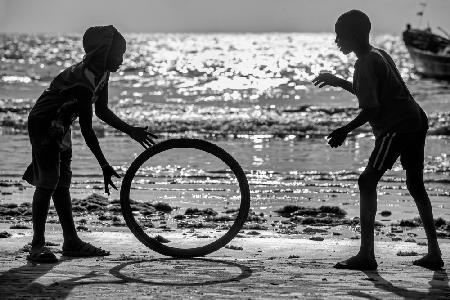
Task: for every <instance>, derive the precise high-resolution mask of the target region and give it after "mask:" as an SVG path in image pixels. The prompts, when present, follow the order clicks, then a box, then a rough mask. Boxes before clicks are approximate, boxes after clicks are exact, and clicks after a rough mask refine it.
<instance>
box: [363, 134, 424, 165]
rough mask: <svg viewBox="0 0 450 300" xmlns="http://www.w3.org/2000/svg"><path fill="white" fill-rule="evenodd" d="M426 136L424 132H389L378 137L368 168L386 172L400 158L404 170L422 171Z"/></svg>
mask: <svg viewBox="0 0 450 300" xmlns="http://www.w3.org/2000/svg"><path fill="white" fill-rule="evenodd" d="M426 135H427V133H426V131H419V132H390V133H386V134H384V135H382V136H380V137H378V138H377V139H376V140H375V148H374V149H373V151H372V154H371V155H370V158H369V163H368V166H369V167H372V168H374V169H376V170H378V171H386V170H388V169H391V168H392V166H393V165H394V163H395V162H396V161H397V159H398V158H399V157H400V162H401V164H402V167H403V169H404V170H423V167H424V165H423V162H424V148H425V138H426Z"/></svg>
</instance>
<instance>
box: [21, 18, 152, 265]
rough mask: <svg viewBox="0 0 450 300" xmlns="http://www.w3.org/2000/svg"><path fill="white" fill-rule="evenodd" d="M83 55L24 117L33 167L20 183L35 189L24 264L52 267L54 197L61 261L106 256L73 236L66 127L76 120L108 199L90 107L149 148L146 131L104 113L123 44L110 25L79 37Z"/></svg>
mask: <svg viewBox="0 0 450 300" xmlns="http://www.w3.org/2000/svg"><path fill="white" fill-rule="evenodd" d="M83 48H84V50H85V52H86V55H85V56H84V58H83V60H82V61H81V62H79V63H77V64H75V65H73V66H71V67H69V68H67V69H65V70H64V71H62V72H61V73H60V74H59V75H58V76H57V77H56V78H55V79H54V80H53V81H52V82H51V84H50V87H49V88H48V89H46V90H45V91H44V92H43V94H42V95H41V96H40V97H39V99H38V100H37V101H36V104H35V105H34V107H33V108H32V110H31V112H30V114H29V116H28V132H29V136H30V142H31V147H32V163H31V164H30V165H29V166H28V168H27V170H26V171H25V174H24V176H23V179H24V180H26V181H27V182H29V183H30V184H32V185H34V186H36V190H35V192H34V196H33V205H32V219H33V240H32V242H31V250H30V254H29V255H28V257H27V259H28V260H31V261H34V262H42V263H46V262H48V263H53V262H56V261H57V258H56V256H55V255H54V254H53V253H52V252H50V250H49V249H47V248H46V247H44V246H45V237H44V232H45V223H46V219H47V213H48V209H49V204H50V198H53V203H54V205H55V209H56V212H57V213H58V217H59V220H60V223H61V227H62V229H63V237H64V243H63V246H62V249H63V255H65V256H75V257H83V256H105V255H109V252H108V251H105V250H103V249H100V248H98V247H95V246H93V245H91V244H89V243H86V242H83V241H82V240H81V239H80V238H79V237H78V235H77V232H76V230H75V226H74V221H73V217H72V206H71V198H70V192H69V187H70V182H71V175H72V172H71V168H70V163H71V157H72V147H71V137H70V126H71V124H72V122H73V121H74V120H75V119H76V118H77V117H79V124H80V128H81V133H82V135H83V137H84V140H85V141H86V144H87V146H88V147H89V149H90V150H91V151H92V153H93V154H94V156H95V158H96V159H97V161H98V163H99V165H100V167H101V169H102V172H103V179H104V184H105V192H106V193H108V194H109V185H111V186H112V187H113V188H116V187H115V185H114V184H113V182H112V180H111V177H112V176H116V177H119V175H118V174H117V173H116V171H114V169H113V168H112V167H111V166H110V165H109V164H108V161H107V160H106V158H105V157H104V155H103V153H102V150H101V149H100V146H99V143H98V139H97V137H96V135H95V132H94V130H93V129H92V110H93V109H92V106H93V105H95V114H96V115H97V117H99V118H100V119H101V120H103V121H104V122H106V123H107V124H109V125H110V126H112V127H114V128H116V129H117V130H120V131H122V132H124V133H126V134H128V135H129V136H130V137H131V138H133V139H134V140H136V141H137V142H139V143H140V144H141V145H142V146H144V147H145V148H147V147H150V146H151V145H152V144H153V140H152V138H156V136H154V135H153V134H151V133H150V132H148V131H147V130H146V127H144V128H143V127H134V126H131V125H128V124H127V123H125V122H123V121H122V120H121V119H119V118H118V117H117V116H116V115H115V114H114V113H113V112H112V111H111V110H110V109H109V108H108V79H109V72H115V71H117V69H118V68H119V66H120V65H121V64H122V60H123V54H124V53H125V49H126V42H125V39H124V38H123V36H122V35H121V34H120V33H119V32H118V31H117V30H116V28H114V27H113V26H111V25H110V26H98V27H91V28H89V29H88V30H87V31H86V33H85V34H84V36H83Z"/></svg>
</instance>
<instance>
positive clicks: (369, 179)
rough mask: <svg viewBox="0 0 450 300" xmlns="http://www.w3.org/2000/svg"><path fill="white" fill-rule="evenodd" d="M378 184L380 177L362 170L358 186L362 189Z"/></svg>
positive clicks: (373, 187)
mask: <svg viewBox="0 0 450 300" xmlns="http://www.w3.org/2000/svg"><path fill="white" fill-rule="evenodd" d="M377 184H378V178H377V177H376V176H374V175H372V174H371V173H370V172H366V171H364V172H362V173H361V175H360V176H359V178H358V186H359V189H360V190H367V189H375V188H376V187H377Z"/></svg>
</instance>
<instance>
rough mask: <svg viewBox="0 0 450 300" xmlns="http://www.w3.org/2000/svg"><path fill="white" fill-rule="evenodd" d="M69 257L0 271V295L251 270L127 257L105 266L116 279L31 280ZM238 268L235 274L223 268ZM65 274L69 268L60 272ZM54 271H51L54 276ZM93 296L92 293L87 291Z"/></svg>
mask: <svg viewBox="0 0 450 300" xmlns="http://www.w3.org/2000/svg"><path fill="white" fill-rule="evenodd" d="M69 260H71V259H61V260H60V261H59V262H58V263H55V264H33V263H27V264H26V265H24V266H21V267H18V268H13V269H10V270H8V271H6V272H4V273H2V274H0V298H1V299H7V298H10V297H12V296H14V297H18V298H21V297H23V298H34V297H44V298H45V297H50V298H67V296H68V295H69V294H70V292H71V291H72V289H74V288H75V287H77V286H84V285H113V284H127V283H139V284H146V285H159V286H203V285H213V284H220V283H227V282H233V281H240V280H243V279H245V278H248V277H250V276H251V275H252V270H251V269H250V268H249V267H247V266H244V265H241V264H238V263H235V262H230V261H224V260H216V259H206V258H195V259H173V258H161V259H151V260H139V261H135V260H134V261H128V262H124V263H121V264H119V265H117V266H115V267H113V268H111V269H110V270H109V274H111V275H113V276H114V277H115V278H117V279H112V280H102V279H104V278H105V277H110V276H108V274H105V273H102V272H97V271H92V272H89V273H87V274H85V275H82V276H78V277H73V278H70V279H67V280H61V281H56V282H53V283H52V284H50V285H43V284H41V283H38V282H35V281H36V280H37V279H38V278H40V277H42V276H44V275H46V274H47V273H49V272H51V271H52V269H54V268H55V267H57V266H58V265H60V264H63V263H64V262H67V261H69ZM231 268H233V269H236V268H237V269H238V270H239V271H238V273H239V274H237V276H236V274H232V273H235V272H229V271H228V270H227V269H231ZM63 272H64V273H65V274H69V275H70V270H69V271H62V272H61V273H63ZM56 276H58V274H56V275H55V277H56ZM91 296H95V295H91Z"/></svg>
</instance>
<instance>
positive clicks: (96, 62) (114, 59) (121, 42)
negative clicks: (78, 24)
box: [83, 25, 126, 72]
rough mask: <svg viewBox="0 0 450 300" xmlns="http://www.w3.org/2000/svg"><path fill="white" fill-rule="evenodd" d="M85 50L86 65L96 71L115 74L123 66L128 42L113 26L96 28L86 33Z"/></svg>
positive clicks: (89, 29) (84, 37)
mask: <svg viewBox="0 0 450 300" xmlns="http://www.w3.org/2000/svg"><path fill="white" fill-rule="evenodd" d="M83 48H84V51H85V52H86V56H85V57H84V61H85V63H87V64H88V65H89V66H90V67H92V68H94V69H95V71H98V72H104V71H112V72H115V71H117V69H118V68H119V67H120V65H121V64H122V61H123V54H124V53H125V50H126V41H125V39H124V37H123V36H122V35H121V34H120V32H119V31H117V29H116V28H115V27H114V26H112V25H108V26H94V27H89V28H88V29H87V30H86V32H85V33H84V35H83Z"/></svg>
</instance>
